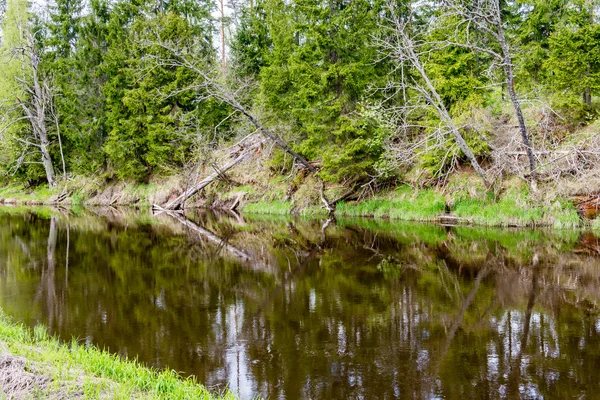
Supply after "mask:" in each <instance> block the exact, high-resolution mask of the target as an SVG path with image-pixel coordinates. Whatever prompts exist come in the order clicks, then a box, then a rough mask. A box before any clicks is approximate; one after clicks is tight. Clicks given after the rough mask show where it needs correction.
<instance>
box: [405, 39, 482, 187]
mask: <svg viewBox="0 0 600 400" xmlns="http://www.w3.org/2000/svg"><path fill="white" fill-rule="evenodd" d="M404 42H405V44H407V48H409V49H408V50H407V51H409V52H410V58H411V60H412V63H413V65H414V66H415V67H416V69H417V70H418V71H419V74H420V75H421V77H422V78H423V81H425V84H426V85H427V89H428V91H429V93H430V94H431V97H432V99H431V100H433V101H432V104H433V106H434V107H435V109H436V110H437V112H438V114H439V116H440V118H441V119H442V120H443V121H444V123H445V124H446V126H447V127H448V128H449V129H450V132H451V133H452V136H454V140H456V144H457V145H458V147H459V148H460V149H461V150H462V152H463V153H464V154H465V156H466V157H467V158H468V159H469V161H470V162H471V165H472V166H473V168H474V169H475V171H476V172H477V174H478V175H479V176H480V177H481V179H482V180H483V182H484V184H485V185H486V186H487V187H490V182H489V181H488V179H487V176H486V173H485V171H484V170H483V168H481V165H479V163H478V162H477V159H476V158H475V154H473V151H471V148H470V147H469V145H468V144H467V142H466V141H465V139H464V138H463V137H462V135H461V134H460V131H459V130H458V128H457V127H456V125H455V124H454V121H452V117H451V116H450V113H449V112H448V109H447V108H446V106H445V105H444V102H443V100H442V98H441V97H440V95H439V93H438V92H437V90H436V89H435V86H433V83H432V82H431V80H430V79H429V76H428V75H427V72H425V68H424V67H423V65H422V64H421V61H420V60H419V59H418V56H417V55H416V54H415V52H414V51H413V47H412V41H410V39H408V38H405V40H404Z"/></svg>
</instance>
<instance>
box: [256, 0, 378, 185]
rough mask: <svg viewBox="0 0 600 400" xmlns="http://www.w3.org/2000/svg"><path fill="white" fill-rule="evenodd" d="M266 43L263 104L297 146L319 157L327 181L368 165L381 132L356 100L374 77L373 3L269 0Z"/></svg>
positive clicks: (375, 20)
mask: <svg viewBox="0 0 600 400" xmlns="http://www.w3.org/2000/svg"><path fill="white" fill-rule="evenodd" d="M263 6H264V7H265V8H268V9H269V10H270V14H268V17H267V20H266V24H267V26H268V28H269V37H270V40H271V41H272V48H271V49H270V51H269V56H268V58H267V61H266V65H265V66H264V67H262V68H261V71H260V74H259V78H260V83H261V92H262V98H263V99H264V103H265V106H266V107H268V108H269V109H270V110H273V111H274V112H275V113H276V115H278V116H279V117H280V118H282V119H285V120H286V121H287V122H288V123H289V124H291V128H292V131H293V132H294V133H295V134H296V135H297V137H298V139H299V140H300V141H301V145H300V146H299V148H298V149H299V151H300V152H301V153H302V154H303V155H305V156H306V157H307V158H309V159H321V160H322V161H323V168H322V176H323V177H324V178H325V179H327V180H340V179H357V178H358V179H360V178H361V177H364V176H365V175H366V174H368V173H369V172H372V171H373V164H374V163H375V162H376V161H377V159H378V158H379V157H380V155H381V153H382V148H383V146H382V142H383V137H384V136H385V133H384V132H382V131H381V130H380V129H379V128H378V127H376V126H374V124H373V123H371V122H370V121H368V120H365V119H363V118H361V117H360V110H359V108H358V103H359V101H360V100H361V99H362V97H363V96H364V95H365V93H366V90H367V88H368V86H369V85H372V84H375V83H376V82H378V81H380V79H381V72H382V69H381V63H378V62H375V61H374V60H375V59H376V58H377V56H376V54H377V53H376V48H375V46H373V45H370V44H369V43H371V41H370V37H371V36H372V35H373V33H374V32H375V31H376V30H377V23H378V17H379V16H378V11H379V10H380V5H379V3H377V2H376V3H369V2H365V1H362V0H361V1H355V2H350V3H344V2H330V3H327V4H324V3H321V2H319V1H315V0H300V1H299V2H297V4H295V5H293V6H292V5H288V4H285V3H282V2H279V1H277V0H268V1H266V2H265V3H264V5H263Z"/></svg>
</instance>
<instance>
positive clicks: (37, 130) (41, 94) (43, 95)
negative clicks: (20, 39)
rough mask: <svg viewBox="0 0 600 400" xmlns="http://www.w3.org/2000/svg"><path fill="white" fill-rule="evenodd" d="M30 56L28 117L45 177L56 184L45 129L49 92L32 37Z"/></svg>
mask: <svg viewBox="0 0 600 400" xmlns="http://www.w3.org/2000/svg"><path fill="white" fill-rule="evenodd" d="M29 40H30V43H29V46H30V52H31V54H30V55H29V56H30V57H31V72H32V78H33V82H32V83H33V98H32V99H31V101H32V102H33V108H34V111H35V112H31V113H30V116H29V118H30V119H31V125H32V128H33V132H34V134H35V135H36V136H37V138H38V140H39V142H40V152H41V155H42V164H43V165H44V170H45V171H46V179H47V180H48V185H49V186H50V187H54V186H56V179H55V175H54V166H53V165H52V158H51V157H50V151H49V145H50V141H49V140H48V131H47V130H46V105H47V104H48V97H49V93H48V90H47V89H46V87H45V86H43V85H42V82H40V76H39V66H40V58H39V55H38V53H37V51H36V49H35V44H34V43H33V38H29Z"/></svg>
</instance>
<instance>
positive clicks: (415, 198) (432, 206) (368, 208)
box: [336, 186, 446, 221]
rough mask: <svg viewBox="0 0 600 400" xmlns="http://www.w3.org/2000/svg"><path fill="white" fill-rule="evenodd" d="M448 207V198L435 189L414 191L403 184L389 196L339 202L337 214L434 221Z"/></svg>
mask: <svg viewBox="0 0 600 400" xmlns="http://www.w3.org/2000/svg"><path fill="white" fill-rule="evenodd" d="M445 208H446V200H445V198H444V196H443V195H442V194H440V193H439V192H437V191H435V190H434V189H426V190H419V191H416V192H414V191H413V189H412V188H410V187H409V186H401V187H400V188H398V189H397V190H396V191H395V192H394V193H392V194H390V195H388V198H380V199H373V200H365V201H362V202H357V203H343V202H342V203H339V204H338V206H337V209H336V214H337V215H341V216H348V217H378V218H390V219H398V220H405V221H432V220H435V219H436V218H437V217H438V216H439V215H440V214H443V213H444V211H445Z"/></svg>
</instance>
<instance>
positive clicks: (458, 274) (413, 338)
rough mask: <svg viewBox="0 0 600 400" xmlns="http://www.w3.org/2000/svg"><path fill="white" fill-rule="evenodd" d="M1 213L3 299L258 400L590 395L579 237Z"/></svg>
mask: <svg viewBox="0 0 600 400" xmlns="http://www.w3.org/2000/svg"><path fill="white" fill-rule="evenodd" d="M187 217H188V219H185V218H182V217H181V216H180V215H169V214H163V215H160V216H155V217H153V216H151V215H146V214H136V213H131V212H126V211H122V210H121V211H119V210H110V209H101V210H93V211H86V212H85V213H84V214H83V215H79V216H76V215H73V214H68V213H64V214H61V213H56V212H53V211H48V210H36V211H35V212H33V211H27V210H26V211H22V210H6V209H1V210H0V220H1V224H0V306H1V307H2V308H3V309H4V310H6V312H7V313H9V314H10V315H13V316H15V317H16V318H18V319H20V320H23V321H25V322H26V323H27V324H29V325H34V324H35V323H37V322H43V323H44V324H47V325H48V326H49V327H50V330H51V331H52V332H54V333H56V334H58V335H60V336H61V337H62V338H63V339H65V340H68V339H70V338H71V337H72V336H75V337H78V338H79V339H81V340H84V341H86V342H89V343H94V344H97V345H98V346H100V347H108V348H109V349H110V350H111V351H113V352H117V353H119V354H123V355H129V356H132V357H138V358H139V359H140V360H141V361H143V362H145V363H147V364H149V365H152V366H157V367H168V368H172V369H175V370H177V371H181V372H182V373H184V374H189V375H195V376H196V377H197V378H198V379H199V380H200V381H201V382H203V383H205V384H206V385H207V386H210V387H212V388H214V389H215V390H216V389H219V388H224V387H226V386H228V387H230V388H232V389H233V390H235V391H238V392H240V393H241V395H242V397H244V398H250V397H252V396H253V395H254V394H257V393H258V394H261V395H262V396H264V397H268V398H290V399H291V398H400V397H401V398H448V399H455V398H459V399H460V398H517V397H531V398H538V397H546V398H572V397H593V396H594V394H595V393H596V392H597V391H598V389H600V387H599V386H600V384H599V382H600V369H599V368H598V366H600V340H599V339H600V338H599V333H600V318H599V314H598V297H599V296H600V291H599V289H600V269H599V267H600V258H597V257H596V254H597V252H595V251H594V245H593V244H594V243H597V240H596V239H595V237H594V236H593V235H591V234H589V233H588V234H584V235H580V234H579V233H576V232H558V233H551V232H546V231H522V230H521V231H506V230H480V229H473V228H465V227H462V228H448V227H438V226H427V225H415V224H402V223H383V222H376V221H372V220H362V221H360V220H359V221H337V222H332V221H329V222H327V223H324V222H325V221H304V220H289V219H267V220H264V219H263V220H260V219H258V220H257V219H248V218H242V217H239V216H218V215H214V214H202V213H198V214H193V215H188V216H187Z"/></svg>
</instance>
